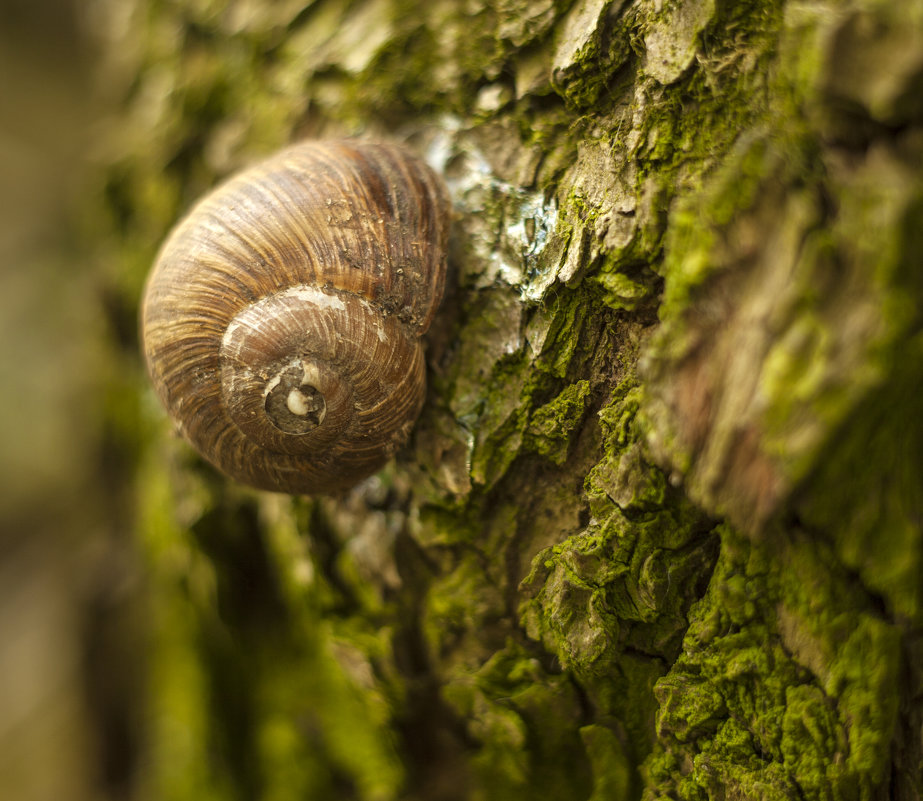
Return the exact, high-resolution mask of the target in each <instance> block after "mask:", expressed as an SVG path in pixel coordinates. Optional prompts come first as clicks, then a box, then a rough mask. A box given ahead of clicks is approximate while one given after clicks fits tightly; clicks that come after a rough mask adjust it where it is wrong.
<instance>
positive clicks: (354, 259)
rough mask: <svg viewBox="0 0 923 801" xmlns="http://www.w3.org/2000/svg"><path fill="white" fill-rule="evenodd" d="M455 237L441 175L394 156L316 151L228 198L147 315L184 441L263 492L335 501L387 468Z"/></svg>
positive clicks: (152, 285) (205, 219) (147, 337)
mask: <svg viewBox="0 0 923 801" xmlns="http://www.w3.org/2000/svg"><path fill="white" fill-rule="evenodd" d="M448 226H449V204H448V200H447V195H446V192H445V189H444V187H443V184H442V182H441V180H440V179H439V178H438V176H437V175H436V174H435V173H434V172H433V171H432V170H431V169H430V168H429V167H428V166H427V165H426V164H425V163H424V162H422V161H421V160H420V159H418V158H416V157H414V156H412V155H410V154H409V153H407V152H405V151H404V150H402V149H400V148H399V147H397V146H394V145H387V144H368V143H356V142H347V141H343V142H303V143H301V144H298V145H295V146H293V147H290V148H288V149H286V150H283V151H281V152H280V153H277V154H276V155H275V156H272V157H271V158H269V159H268V160H266V161H264V162H262V163H261V164H258V165H256V166H254V167H252V168H250V169H248V170H245V171H244V172H242V173H240V174H239V175H237V176H235V177H233V178H231V179H230V180H229V181H227V182H226V183H224V184H222V185H221V186H219V187H218V188H217V189H215V190H214V191H213V192H212V193H211V194H209V195H208V196H207V197H205V198H204V199H203V200H202V201H200V202H199V203H198V204H197V205H196V206H195V207H194V208H193V209H192V211H191V212H190V213H189V215H188V216H187V217H186V218H185V219H184V220H183V221H182V222H181V223H180V224H179V225H178V226H177V227H176V228H175V229H174V230H173V232H172V233H171V235H170V236H169V238H168V239H167V241H166V243H165V244H164V245H163V247H162V249H161V251H160V254H159V255H158V257H157V260H156V262H155V265H154V268H153V270H152V271H151V274H150V276H149V277H148V281H147V286H146V288H145V293H144V299H143V303H142V311H141V329H142V339H143V343H144V352H145V356H146V359H147V365H148V371H149V372H150V375H151V379H152V381H153V383H154V387H155V389H156V391H157V393H158V395H159V396H160V398H161V400H162V401H163V403H164V405H165V406H166V408H167V411H168V412H169V414H170V415H171V417H172V418H173V419H174V420H175V422H176V423H177V424H178V426H179V428H180V430H181V431H182V433H183V434H184V435H185V436H186V438H187V439H188V440H189V441H190V442H191V443H192V445H193V446H194V447H195V448H196V449H197V450H198V451H199V452H200V453H201V454H202V455H203V456H204V457H205V458H206V459H207V460H208V461H210V462H211V463H212V464H214V465H215V466H217V467H218V468H219V469H221V470H222V471H224V472H225V473H227V474H228V475H230V476H232V477H233V478H235V479H237V480H239V481H242V482H244V483H247V484H251V485H253V486H255V487H258V488H261V489H268V490H275V491H280V492H289V493H315V492H334V491H337V490H340V489H345V488H347V487H349V486H351V485H353V484H354V483H356V482H357V481H359V480H360V479H362V478H364V477H365V476H368V475H370V474H371V473H373V472H374V471H375V470H377V469H378V468H379V467H381V466H382V465H383V464H384V463H385V462H386V461H387V460H388V458H389V457H390V456H391V455H392V454H393V453H394V451H395V450H396V449H397V448H398V447H399V446H400V445H401V444H402V443H403V441H404V440H405V439H406V437H407V435H408V433H409V432H410V429H411V427H412V426H413V423H414V421H415V419H416V417H417V415H418V414H419V412H420V408H421V406H422V403H423V396H424V391H425V371H424V367H425V365H424V359H423V348H422V344H421V341H420V336H421V335H422V334H423V333H424V332H425V331H426V330H427V328H429V325H430V322H431V321H432V319H433V315H434V314H435V311H436V308H437V306H438V305H439V301H440V300H441V298H442V290H443V284H444V279H445V245H446V238H447V235H448Z"/></svg>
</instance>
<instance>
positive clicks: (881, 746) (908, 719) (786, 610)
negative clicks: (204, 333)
mask: <svg viewBox="0 0 923 801" xmlns="http://www.w3.org/2000/svg"><path fill="white" fill-rule="evenodd" d="M100 8H101V9H102V10H101V12H100V24H101V25H103V24H104V23H105V25H106V26H107V27H105V29H104V30H105V31H106V37H107V38H106V39H105V42H106V44H105V50H106V53H107V60H106V61H105V62H104V64H103V65H102V71H101V75H102V80H103V81H104V82H105V83H106V85H107V86H108V87H109V91H110V92H111V93H113V94H114V95H116V96H117V97H118V98H119V103H120V105H119V108H120V111H119V112H118V114H117V115H116V118H115V120H114V124H112V125H109V126H108V127H107V129H106V130H107V134H106V135H107V136H108V137H109V138H108V139H107V143H106V146H105V147H103V148H101V149H100V153H101V156H100V162H101V163H100V165H99V170H98V187H97V188H98V191H97V192H96V193H94V195H93V197H94V198H95V200H94V202H93V203H92V204H91V206H92V208H90V209H89V210H88V211H87V216H88V217H89V218H90V220H91V222H90V223H88V227H89V229H90V231H91V233H92V236H93V241H94V242H95V243H96V248H97V251H98V255H97V263H98V264H99V265H100V268H99V270H100V281H101V283H102V284H103V285H104V286H105V297H106V299H107V308H106V313H107V314H108V315H109V318H110V319H111V320H112V321H113V326H112V330H113V331H116V332H125V331H127V332H128V334H127V335H126V336H124V337H121V338H117V337H115V336H113V342H112V349H111V358H112V359H114V360H116V361H118V362H119V363H120V364H122V365H123V366H124V370H122V371H120V374H122V375H125V376H131V378H130V379H128V380H124V381H122V382H121V383H120V384H119V385H118V386H117V387H115V388H114V389H113V390H112V391H111V392H110V393H109V394H108V396H107V400H106V403H107V407H106V409H107V414H108V415H109V419H110V420H111V421H113V422H112V424H111V428H110V436H111V440H112V442H114V443H117V448H118V449H120V450H119V453H121V455H122V458H123V461H124V463H125V464H126V465H130V470H128V471H126V479H125V480H126V481H130V482H131V487H132V490H131V491H132V492H133V494H134V496H133V497H135V498H136V502H135V506H134V508H135V509H136V510H137V514H136V516H135V519H134V521H133V524H132V526H131V536H132V537H134V538H135V539H136V542H137V546H138V552H139V554H140V556H139V557H138V558H139V560H140V562H141V564H142V565H143V569H144V573H145V575H146V577H147V579H146V595H145V598H146V601H145V603H146V607H145V608H146V609H147V622H146V624H145V625H146V626H147V629H146V630H147V632H148V640H149V644H148V647H147V651H146V653H147V656H148V670H147V673H146V682H145V685H144V686H145V689H144V692H143V698H141V699H140V700H139V699H137V698H136V699H135V701H136V702H138V703H140V704H141V705H142V706H143V708H144V710H145V713H144V714H142V715H139V721H141V722H140V723H139V724H138V725H139V726H140V727H141V729H142V731H141V733H140V734H139V736H138V737H137V739H136V741H133V742H135V745H134V746H133V747H134V749H135V751H134V754H135V756H134V760H135V761H134V764H137V765H143V766H144V767H143V770H141V769H139V770H137V771H136V772H135V774H134V779H133V781H134V783H135V787H136V789H137V791H138V792H139V793H140V796H139V797H151V798H157V799H161V800H163V801H186V799H189V801H192V799H195V801H205V800H208V801H211V799H215V800H216V801H218V800H219V799H220V800H223V799H252V798H265V799H296V798H297V799H362V801H379V800H384V799H406V800H407V801H456V799H457V800H458V801H462V800H463V799H490V801H504V800H505V799H520V798H530V799H555V800H556V801H569V800H570V799H575V800H577V799H580V800H581V801H589V800H590V799H592V801H602V799H644V801H655V799H675V800H676V801H704V799H716V800H717V799H766V800H767V801H770V800H771V801H795V800H796V799H797V800H798V801H815V800H816V801H827V800H828V799H836V800H837V801H839V800H840V799H842V800H843V801H853V800H855V801H860V800H862V801H865V800H868V801H873V800H877V799H900V800H901V801H912V800H914V799H919V798H920V794H921V790H923V775H921V772H923V757H921V754H923V744H921V727H923V672H921V671H923V667H921V665H923V636H921V635H923V530H921V521H923V478H921V476H923V464H921V462H923V415H921V414H920V409H921V400H920V399H921V391H923V336H921V323H923V272H921V266H923V264H921V262H923V103H921V100H920V98H921V97H923V8H921V6H920V4H919V3H917V2H915V1H914V0H889V2H876V1H875V0H854V2H849V3H841V2H833V1H832V0H830V2H824V1H823V0H818V1H817V2H793V1H789V2H783V0H749V1H748V2H735V3H730V2H717V1H716V0H690V1H689V2H681V3H680V2H671V0H650V1H649V2H626V1H625V0H621V1H620V0H577V2H552V0H503V1H502V2H499V3H490V4H487V3H484V4H481V3H477V2H467V3H464V2H460V3H416V2H397V3H386V2H377V1H376V0H361V2H356V3H352V4H341V3H335V2H316V3H304V2H282V3H274V4H268V3H256V2H249V1H248V0H236V1H234V2H219V3H210V2H195V3H188V4H171V3H158V4H145V3H124V4H122V3H119V4H111V7H108V6H106V5H105V4H103V5H102V6H101V7H100ZM107 9H108V10H107ZM306 136H312V137H321V136H322V137H342V136H360V137H364V138H373V139H389V140H397V141H401V142H403V143H405V144H407V145H408V146H409V147H411V148H412V149H414V150H415V151H416V152H418V153H420V154H422V155H424V157H426V158H427V159H428V161H429V162H430V164H431V165H433V166H434V167H436V168H437V169H438V170H439V171H440V172H441V173H442V174H443V175H444V177H445V178H446V181H447V183H448V186H449V189H450V192H451V194H452V200H453V205H454V220H453V231H452V237H451V242H450V270H451V278H450V287H449V289H448V292H447V297H446V299H445V301H444V303H443V305H442V309H441V312H440V314H439V315H438V317H437V319H436V321H435V322H434V323H433V327H432V329H431V331H430V332H429V334H428V335H427V357H426V360H427V383H428V393H427V399H426V403H425V406H424V410H423V413H422V415H421V417H420V420H419V421H418V424H417V426H416V428H415V430H414V433H413V435H412V437H411V440H410V441H409V443H408V444H407V445H406V447H404V448H403V450H402V451H401V452H399V454H398V455H397V457H396V458H395V459H394V460H393V461H392V462H391V463H389V465H388V466H387V467H386V468H385V469H384V470H383V471H382V472H380V473H379V474H377V475H376V476H375V477H373V478H372V479H369V480H367V481H365V482H363V483H362V484H360V485H359V486H357V487H356V488H355V489H353V490H351V491H350V492H347V493H345V494H343V495H341V496H339V497H335V498H323V499H320V498H318V499H312V498H290V497H287V496H282V495H272V494H267V493H257V492H254V491H249V490H246V489H244V488H241V487H239V486H236V485H234V484H233V483H231V482H229V481H228V480H226V479H224V478H222V477H221V476H219V475H218V474H216V473H215V472H214V471H213V469H212V468H210V467H209V466H208V465H206V464H204V463H202V462H201V461H200V460H199V459H198V458H197V457H195V456H194V454H193V453H192V451H191V450H190V449H189V448H188V447H187V446H185V445H184V444H183V443H182V441H181V440H179V439H176V438H173V437H171V436H170V428H169V424H168V423H167V422H166V420H165V418H164V416H163V415H162V413H161V412H160V411H159V410H158V408H157V407H156V405H155V403H154V401H153V396H152V393H151V390H150V389H149V388H148V387H147V385H146V382H145V379H144V376H143V373H142V371H141V369H140V366H139V365H140V361H139V358H140V357H139V355H138V347H137V342H136V341H134V339H133V335H132V334H131V331H133V330H134V329H133V328H132V326H131V324H130V323H129V324H127V325H126V324H125V321H131V320H133V319H134V315H135V314H136V307H137V302H138V297H139V295H140V290H141V286H142V283H143V280H144V276H145V273H146V271H147V269H148V267H149V265H150V263H151V261H152V260H153V258H154V255H155V253H156V249H157V247H158V244H159V242H160V241H161V240H162V238H163V237H164V236H165V234H166V233H167V231H168V230H169V228H170V227H171V225H172V224H173V223H174V222H175V221H176V219H177V218H178V217H180V216H181V215H182V213H183V212H184V210H186V209H188V208H189V207H190V206H191V205H192V203H193V202H194V200H195V199H196V198H197V197H198V196H200V195H201V194H202V193H204V192H205V191H206V190H207V189H208V188H209V187H210V186H212V185H214V184H215V183H216V182H218V181H219V180H220V179H221V178H223V177H224V176H226V175H228V174H229V173H231V172H232V171H234V170H235V169H237V168H239V167H241V166H243V165H245V164H248V163H251V162H253V161H255V160H256V159H257V158H259V157H262V156H263V155H265V154H266V153H268V152H270V151H271V150H272V149H274V148H276V147H280V146H283V145H285V144H287V143H289V142H290V141H293V140H296V139H298V138H301V137H306ZM113 447H116V446H113Z"/></svg>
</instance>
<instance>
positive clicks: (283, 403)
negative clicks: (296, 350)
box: [265, 362, 327, 435]
mask: <svg viewBox="0 0 923 801" xmlns="http://www.w3.org/2000/svg"><path fill="white" fill-rule="evenodd" d="M315 373H316V370H310V369H308V366H307V365H305V364H303V363H301V362H297V363H295V364H292V365H289V366H288V367H286V368H285V369H284V370H282V371H281V372H280V373H278V374H277V375H276V376H274V377H273V378H271V379H270V380H269V381H268V382H267V383H266V389H265V398H266V400H265V408H266V415H267V417H268V418H269V422H271V423H272V424H273V425H274V426H275V427H276V428H278V429H279V430H280V431H282V432H284V433H286V434H294V435H298V434H307V433H308V432H309V431H313V430H314V429H315V428H317V427H318V426H319V425H320V424H321V423H323V422H324V418H325V417H326V416H327V402H326V401H325V400H324V396H323V395H322V394H321V392H320V390H318V389H317V387H315V386H313V384H312V383H311V379H312V377H316V376H314V374H315Z"/></svg>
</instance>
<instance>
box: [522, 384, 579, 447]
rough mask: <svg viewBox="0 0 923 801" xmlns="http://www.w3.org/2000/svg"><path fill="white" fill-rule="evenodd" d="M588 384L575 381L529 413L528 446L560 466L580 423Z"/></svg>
mask: <svg viewBox="0 0 923 801" xmlns="http://www.w3.org/2000/svg"><path fill="white" fill-rule="evenodd" d="M589 394H590V382H589V381H578V382H577V383H576V384H571V385H570V386H568V387H565V388H564V389H563V390H562V391H561V393H560V394H559V395H558V396H557V397H556V398H555V399H554V400H552V401H549V402H548V403H546V404H545V405H544V406H540V407H539V408H538V409H536V410H535V411H534V412H533V413H532V417H531V419H530V420H529V427H528V429H527V434H528V439H527V444H528V446H529V447H530V448H531V449H532V450H534V451H535V452H536V453H539V454H541V455H542V456H544V457H545V458H546V459H550V460H551V461H552V462H554V463H555V464H557V465H562V464H564V462H565V461H566V459H567V449H568V446H569V444H570V441H571V436H572V434H573V433H574V432H575V431H576V430H577V428H578V426H580V424H581V423H582V421H583V414H584V411H585V410H586V405H587V399H588V396H589Z"/></svg>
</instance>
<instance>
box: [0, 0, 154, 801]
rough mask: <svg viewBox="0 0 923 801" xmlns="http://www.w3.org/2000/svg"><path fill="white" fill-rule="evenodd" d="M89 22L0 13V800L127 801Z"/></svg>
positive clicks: (124, 647)
mask: <svg viewBox="0 0 923 801" xmlns="http://www.w3.org/2000/svg"><path fill="white" fill-rule="evenodd" d="M100 9H101V6H100V5H99V4H97V3H94V2H81V1H80V0H39V2H36V1H35V0H2V2H0V87H2V88H0V370H2V376H0V421H2V422H0V425H2V431H0V439H2V447H0V479H2V484H0V486H2V488H3V489H2V492H0V798H3V799H11V800H14V801H38V800H39V799H68V800H69V799H75V800H77V801H79V800H80V799H85V798H94V799H102V798H106V799H109V798H119V797H125V795H127V781H128V775H129V771H130V762H131V759H130V752H131V746H130V744H129V742H130V730H131V726H130V725H129V721H128V716H129V715H130V714H131V712H130V709H131V703H130V700H129V699H130V698H131V696H132V692H131V683H132V681H133V678H132V677H133V676H135V671H134V668H133V667H132V665H133V657H132V656H131V654H133V653H136V652H137V649H136V648H135V647H134V646H133V645H131V644H129V640H130V637H131V636H133V635H131V634H130V632H131V631H132V627H131V626H130V625H126V624H125V618H124V613H125V612H126V610H127V609H130V608H133V601H132V599H133V598H135V597H137V581H136V577H137V575H138V574H137V571H135V570H134V568H133V559H132V555H131V550H130V547H131V546H130V538H129V537H128V536H127V535H126V533H125V531H124V530H122V528H123V524H122V522H121V520H122V519H124V518H125V512H126V509H125V506H126V502H125V500H124V499H125V498H126V497H127V495H126V494H125V492H124V486H123V483H122V479H120V478H119V475H120V471H119V469H118V465H117V463H116V462H117V459H114V458H113V454H112V453H111V452H110V450H109V449H108V448H107V446H106V444H105V442H106V436H105V430H104V423H103V420H104V415H103V413H102V409H103V406H104V397H105V393H106V392H107V386H108V384H109V383H110V382H111V378H112V377H111V375H107V369H109V368H107V366H106V365H107V358H106V355H105V348H106V345H105V343H106V342H107V341H108V324H107V321H106V314H105V312H104V309H105V291H104V289H103V285H102V282H101V279H100V275H101V272H100V269H99V265H98V264H95V263H94V258H93V255H92V253H91V252H90V247H89V245H88V242H89V241H90V240H89V237H88V236H87V233H86V221H85V219H84V217H83V214H84V211H85V209H86V208H88V207H91V206H92V205H93V202H92V198H90V197H88V193H91V192H92V191H93V190H92V189H91V188H90V187H91V186H92V180H91V176H92V174H93V162H94V158H96V157H97V156H98V155H99V152H100V151H99V147H100V136H99V134H100V131H101V130H102V129H103V128H104V127H105V116H106V115H105V109H106V101H105V99H104V97H103V92H102V91H101V87H100V85H99V81H97V80H96V79H95V75H96V67H97V64H98V57H97V53H98V52H99V44H100V42H101V37H102V31H99V30H97V29H96V28H97V25H96V22H95V21H94V17H95V18H97V19H98V18H100V17H99V16H98V14H99V11H100ZM88 200H89V201H90V202H89V203H88V202H87V201H88ZM126 632H129V639H128V640H127V639H126V638H125V634H126Z"/></svg>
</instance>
